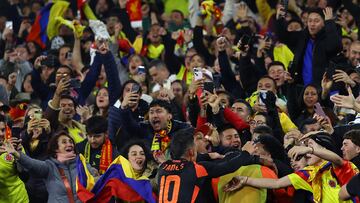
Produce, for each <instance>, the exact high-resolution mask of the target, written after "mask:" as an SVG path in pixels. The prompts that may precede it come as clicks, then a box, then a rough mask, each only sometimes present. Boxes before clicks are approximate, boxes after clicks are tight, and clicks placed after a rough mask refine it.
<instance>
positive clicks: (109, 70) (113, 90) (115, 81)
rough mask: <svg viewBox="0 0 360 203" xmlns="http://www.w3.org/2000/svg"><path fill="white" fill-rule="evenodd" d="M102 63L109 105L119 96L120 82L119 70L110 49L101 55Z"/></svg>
mask: <svg viewBox="0 0 360 203" xmlns="http://www.w3.org/2000/svg"><path fill="white" fill-rule="evenodd" d="M102 59H103V64H104V66H105V72H106V77H107V80H108V83H109V86H108V89H109V105H110V106H112V105H114V104H115V102H116V100H117V99H118V98H119V97H120V91H121V82H120V78H119V72H118V70H117V66H116V63H115V59H114V57H113V55H112V53H111V52H110V51H108V52H107V53H106V54H103V55H102Z"/></svg>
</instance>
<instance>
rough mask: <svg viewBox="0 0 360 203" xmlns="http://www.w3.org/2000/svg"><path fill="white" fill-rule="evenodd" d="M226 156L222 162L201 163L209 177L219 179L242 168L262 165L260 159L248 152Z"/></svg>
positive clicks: (247, 144)
mask: <svg viewBox="0 0 360 203" xmlns="http://www.w3.org/2000/svg"><path fill="white" fill-rule="evenodd" d="M249 145H252V144H251V143H250V142H248V143H246V146H249ZM228 156H230V155H227V156H225V158H224V159H222V161H221V162H201V164H202V165H203V166H204V167H205V168H206V171H207V172H208V175H209V177H213V178H215V177H219V176H222V175H225V174H228V173H232V172H234V171H235V170H237V169H239V168H240V167H241V166H245V165H250V164H260V161H259V157H257V156H252V155H250V154H249V152H247V151H241V152H239V154H238V155H236V156H235V157H230V158H229V157H228Z"/></svg>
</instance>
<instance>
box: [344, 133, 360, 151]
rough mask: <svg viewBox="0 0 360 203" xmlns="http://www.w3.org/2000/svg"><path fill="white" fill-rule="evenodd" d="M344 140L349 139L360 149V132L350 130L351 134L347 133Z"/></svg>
mask: <svg viewBox="0 0 360 203" xmlns="http://www.w3.org/2000/svg"><path fill="white" fill-rule="evenodd" d="M344 139H349V140H351V142H353V143H354V144H355V145H356V146H359V147H360V130H350V131H349V132H347V133H345V135H344Z"/></svg>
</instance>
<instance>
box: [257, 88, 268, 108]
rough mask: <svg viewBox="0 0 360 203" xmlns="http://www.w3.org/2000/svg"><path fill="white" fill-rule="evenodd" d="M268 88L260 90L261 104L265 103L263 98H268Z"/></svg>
mask: <svg viewBox="0 0 360 203" xmlns="http://www.w3.org/2000/svg"><path fill="white" fill-rule="evenodd" d="M267 92H268V91H267V90H260V91H259V104H261V105H265V103H264V101H263V99H266V94H267Z"/></svg>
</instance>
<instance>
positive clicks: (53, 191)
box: [18, 153, 91, 203]
mask: <svg viewBox="0 0 360 203" xmlns="http://www.w3.org/2000/svg"><path fill="white" fill-rule="evenodd" d="M20 154H21V155H20V158H19V160H18V163H19V164H20V165H21V166H22V167H23V168H24V169H25V170H27V171H29V173H30V175H34V176H37V177H39V178H43V179H44V180H45V185H46V189H47V191H48V193H49V198H48V203H68V202H69V199H68V196H67V193H66V188H65V186H64V183H63V180H62V179H61V176H60V173H59V170H58V167H60V168H62V169H64V172H65V175H66V177H67V179H68V181H69V183H70V185H71V190H72V193H73V195H74V200H75V202H78V203H81V201H80V200H79V199H78V197H77V194H76V184H75V183H76V176H77V170H76V161H75V159H74V160H71V161H69V162H67V163H64V164H62V163H60V162H59V161H57V160H56V159H54V158H50V159H47V160H45V161H40V160H36V159H32V158H30V157H29V156H27V155H25V154H23V153H20ZM88 168H89V166H88ZM89 171H91V170H89Z"/></svg>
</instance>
